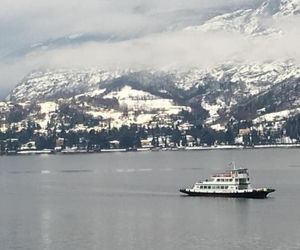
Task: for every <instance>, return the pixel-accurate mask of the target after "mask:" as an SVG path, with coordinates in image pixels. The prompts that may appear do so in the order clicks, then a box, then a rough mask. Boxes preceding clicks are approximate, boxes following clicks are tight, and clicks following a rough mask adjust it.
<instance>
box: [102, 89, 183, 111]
mask: <svg viewBox="0 0 300 250" xmlns="http://www.w3.org/2000/svg"><path fill="white" fill-rule="evenodd" d="M104 98H116V99H117V100H118V101H119V103H120V105H121V106H123V107H127V108H128V109H129V110H144V111H153V110H168V111H169V112H171V113H175V114H177V113H178V112H179V111H181V110H182V109H186V107H184V106H177V105H175V104H174V102H173V100H171V99H163V98H159V97H157V96H154V95H152V94H150V93H148V92H145V91H141V90H136V89H133V88H132V87H130V86H124V87H123V88H122V89H121V90H120V91H113V92H110V93H109V94H107V95H105V96H104Z"/></svg>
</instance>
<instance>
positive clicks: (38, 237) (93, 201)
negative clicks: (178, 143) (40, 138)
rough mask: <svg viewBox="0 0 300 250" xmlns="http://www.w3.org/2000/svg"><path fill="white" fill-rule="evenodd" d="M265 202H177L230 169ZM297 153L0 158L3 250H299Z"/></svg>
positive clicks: (198, 199) (195, 199)
mask: <svg viewBox="0 0 300 250" xmlns="http://www.w3.org/2000/svg"><path fill="white" fill-rule="evenodd" d="M233 159H234V160H235V161H236V163H237V165H239V166H242V167H247V168H249V171H250V174H251V177H252V185H253V186H255V187H262V186H267V187H273V188H276V190H277V191H276V192H275V193H272V194H271V195H270V198H268V199H265V200H253V199H232V198H205V197H203V198H201V197H185V196H181V195H180V193H179V192H178V189H179V188H181V187H186V186H190V185H193V184H194V182H195V181H196V180H198V179H199V178H201V177H202V178H206V177H208V176H209V175H211V174H213V173H215V172H218V171H222V170H223V169H224V166H226V165H228V163H229V162H230V161H232V160H233ZM299 194H300V150H299V149H298V150H297V149H288V150H286V149H276V150H274V149H264V150H228V151H207V152H204V151H198V152H144V153H111V154H110V153H106V154H92V155H72V156H69V155H53V156H22V157H19V156H17V157H3V156H2V157H0V198H1V201H0V249H1V250H2V249H3V250H9V249H21V250H23V249H28V250H32V249H38V250H41V249H45V250H47V249H55V250H60V249H62V250H66V249H72V250H83V249H97V250H98V249H109V250H114V249H122V250H123V249H126V250H130V249H139V250H140V249H157V250H160V249H164V250H165V249H166V250H168V249H172V250H177V249H178V250H182V249H249V250H250V249H251V250H252V249H300V237H299V235H300V199H299V198H300V195H299Z"/></svg>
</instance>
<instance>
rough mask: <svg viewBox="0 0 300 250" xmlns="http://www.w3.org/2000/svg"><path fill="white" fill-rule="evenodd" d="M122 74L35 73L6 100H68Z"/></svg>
mask: <svg viewBox="0 0 300 250" xmlns="http://www.w3.org/2000/svg"><path fill="white" fill-rule="evenodd" d="M123 73H124V71H120V70H116V71H111V72H108V71H103V70H99V69H88V70H73V69H68V70H63V69H60V70H47V71H36V72H33V73H31V74H29V75H28V76H27V77H26V78H25V79H24V80H23V81H22V82H21V83H20V84H18V85H17V87H16V88H15V89H14V90H13V91H12V93H11V94H10V96H8V98H7V99H13V100H36V99H51V98H53V97H59V96H61V97H63V98H68V97H70V96H74V95H77V94H82V93H84V92H86V91H90V92H92V91H94V90H97V89H98V85H99V84H100V83H101V82H104V81H106V80H109V79H112V78H117V77H119V76H120V75H121V74H123Z"/></svg>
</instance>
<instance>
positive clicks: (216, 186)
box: [180, 166, 275, 199]
mask: <svg viewBox="0 0 300 250" xmlns="http://www.w3.org/2000/svg"><path fill="white" fill-rule="evenodd" d="M274 191H275V189H272V188H252V187H251V184H250V177H249V172H248V169H246V168H238V169H236V168H235V166H234V168H233V169H231V170H229V171H226V172H224V173H219V174H214V175H212V176H211V179H210V180H205V181H199V182H196V183H195V185H194V186H193V187H192V188H184V189H180V192H181V193H184V194H187V195H190V196H213V197H214V196H217V197H243V198H261V199H262V198H266V197H267V195H268V194H269V193H272V192H274Z"/></svg>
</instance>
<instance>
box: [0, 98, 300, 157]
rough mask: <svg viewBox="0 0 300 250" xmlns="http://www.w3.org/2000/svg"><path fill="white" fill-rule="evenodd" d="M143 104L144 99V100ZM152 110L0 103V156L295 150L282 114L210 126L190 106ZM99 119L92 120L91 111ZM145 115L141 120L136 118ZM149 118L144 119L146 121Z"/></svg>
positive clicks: (289, 122) (294, 126) (292, 124)
mask: <svg viewBox="0 0 300 250" xmlns="http://www.w3.org/2000/svg"><path fill="white" fill-rule="evenodd" d="M144 101H145V100H144ZM175 107H176V109H177V110H176V112H175V111H174V109H175V108H174V107H172V110H173V112H170V110H169V109H167V108H161V109H160V110H159V111H158V110H157V108H155V112H152V113H151V112H150V110H148V112H147V110H146V111H145V110H142V111H141V110H140V109H139V110H138V109H136V107H135V108H130V107H129V108H127V109H122V110H119V111H118V112H119V115H118V116H115V113H116V111H115V110H114V111H113V110H111V109H103V108H101V109H99V110H98V111H97V110H96V111H95V110H94V111H93V112H91V109H95V108H94V107H90V106H89V105H87V104H86V105H82V102H79V101H77V102H76V101H74V100H73V102H72V103H67V102H65V101H63V100H61V101H59V102H44V103H34V104H33V103H31V102H25V103H13V102H0V145H1V148H0V151H1V154H16V153H18V154H26V153H54V152H62V153H83V152H101V151H102V152H109V151H145V150H159V149H162V150H178V149H181V150H183V149H186V150H193V149H194V150H197V149H198V150H200V149H213V148H215V149H216V148H219V149H222V148H223V149H229V148H252V147H262V146H263V145H265V146H266V145H269V146H275V145H281V146H282V145H286V146H297V143H299V132H300V131H299V125H298V124H299V119H300V118H299V116H297V115H296V116H295V117H293V118H289V115H290V112H289V113H288V114H285V113H284V112H283V113H282V112H281V113H280V112H279V113H278V114H272V115H270V114H269V115H266V116H265V117H263V116H262V117H259V118H257V119H254V120H252V121H246V120H236V119H235V118H234V117H232V118H230V119H229V121H228V123H227V124H225V125H220V124H209V123H207V122H205V121H203V122H202V123H197V122H199V120H197V119H196V118H195V116H194V115H193V112H192V109H191V108H189V107H179V106H175ZM97 112H98V113H99V112H100V113H101V114H103V116H95V115H92V114H93V113H97ZM141 115H142V116H143V117H144V118H143V119H141V118H139V116H141ZM146 118H147V119H146Z"/></svg>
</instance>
